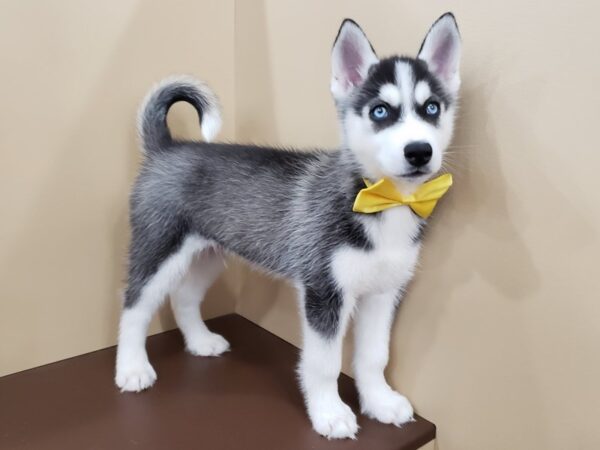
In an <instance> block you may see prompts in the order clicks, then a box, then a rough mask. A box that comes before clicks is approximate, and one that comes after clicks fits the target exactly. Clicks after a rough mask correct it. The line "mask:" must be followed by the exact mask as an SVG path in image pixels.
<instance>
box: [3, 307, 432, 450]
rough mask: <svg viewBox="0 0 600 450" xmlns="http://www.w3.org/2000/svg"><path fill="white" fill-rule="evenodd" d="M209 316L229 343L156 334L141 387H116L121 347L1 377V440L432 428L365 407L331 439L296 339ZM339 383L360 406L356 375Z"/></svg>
mask: <svg viewBox="0 0 600 450" xmlns="http://www.w3.org/2000/svg"><path fill="white" fill-rule="evenodd" d="M208 326H209V327H210V328H211V329H212V330H214V331H216V332H218V333H221V334H223V335H224V336H225V337H226V338H227V339H228V340H229V342H230V343H231V346H232V350H231V351H230V352H228V353H227V354H225V355H224V356H222V357H219V358H202V357H194V356H191V355H188V354H187V353H185V352H184V350H183V344H182V338H181V336H180V334H179V332H178V331H176V330H175V331H169V332H166V333H162V334H160V335H156V336H153V337H150V338H149V339H148V353H149V355H150V361H151V362H152V364H153V365H154V368H155V369H156V371H157V373H158V381H157V383H156V384H155V385H154V387H152V388H151V389H149V390H148V391H145V392H143V393H141V394H132V393H126V394H121V393H119V391H118V389H117V388H116V387H115V385H114V383H113V371H114V359H115V348H114V347H112V348H108V349H105V350H100V351H97V352H93V353H89V354H86V355H82V356H78V357H75V358H71V359H67V360H64V361H60V362H57V363H54V364H49V365H46V366H42V367H38V368H35V369H31V370H27V371H24V372H20V373H17V374H14V375H8V376H5V377H2V378H0V449H2V450H8V449H11V450H12V449H14V450H17V449H18V450H25V449H44V450H52V449H61V450H69V449H76V450H84V449H90V450H91V449H144V450H150V449H165V450H167V449H168V450H176V449H207V450H222V449H227V450H237V449H242V450H246V449H261V450H271V449H272V450H288V449H289V450H295V449H299V450H300V449H302V450H307V449H331V450H334V449H370V450H375V449H381V450H387V449H389V450H392V449H394V450H401V449H402V450H414V449H418V448H419V447H421V446H422V445H424V444H426V443H428V442H430V441H431V440H433V439H434V437H435V426H434V425H433V424H432V423H430V422H428V421H427V420H425V419H423V418H420V417H417V420H416V422H413V423H410V424H407V425H406V426H404V427H403V428H401V429H399V428H396V427H394V426H391V425H383V424H380V423H377V422H375V421H373V420H369V419H367V418H365V417H364V416H362V415H359V416H358V421H359V425H360V431H359V433H358V439H357V440H355V441H351V440H345V441H328V440H327V439H325V438H323V437H321V436H319V435H317V434H316V433H315V432H314V431H313V430H312V428H311V426H310V423H309V421H308V418H307V416H306V413H305V411H304V405H303V402H302V397H301V395H300V392H299V390H298V386H297V382H296V374H295V367H296V363H297V359H298V349H297V348H296V347H294V346H292V345H290V344H288V343H287V342H285V341H283V340H281V339H280V338H278V337H276V336H274V335H273V334H271V333H269V332H268V331H266V330H264V329H262V328H260V327H258V326H257V325H254V324H253V323H252V322H250V321H248V320H246V319H244V318H242V317H241V316H238V315H234V314H232V315H228V316H223V317H219V318H216V319H212V320H210V321H208ZM5 344H7V343H5ZM340 393H341V395H342V398H344V400H345V401H347V402H348V403H349V404H350V405H351V406H352V408H353V409H354V411H355V413H358V407H357V401H356V391H355V389H354V385H353V382H352V379H351V378H349V377H347V376H342V377H341V378H340Z"/></svg>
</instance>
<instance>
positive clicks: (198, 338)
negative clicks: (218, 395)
mask: <svg viewBox="0 0 600 450" xmlns="http://www.w3.org/2000/svg"><path fill="white" fill-rule="evenodd" d="M224 267H225V266H224V263H223V257H222V256H221V255H220V254H219V252H218V250H214V249H213V248H208V249H206V250H204V251H202V252H201V253H198V254H196V255H194V257H193V259H192V262H191V264H190V267H189V270H188V271H187V273H186V274H185V276H184V277H183V278H182V280H181V281H180V282H179V283H178V284H177V285H176V286H175V287H174V289H173V290H171V293H170V295H171V307H172V308H173V314H174V315H175V320H176V321H177V325H178V326H179V329H180V330H181V333H182V334H183V337H184V340H185V346H186V349H187V351H188V352H190V353H191V354H192V355H197V356H218V355H220V354H221V353H223V352H224V351H227V350H228V349H229V343H228V342H227V341H226V340H225V338H223V337H222V336H221V335H218V334H216V333H212V332H211V331H210V330H209V329H208V328H207V327H206V324H205V323H204V321H203V320H202V316H201V314H200V303H201V302H202V300H203V299H204V295H205V294H206V291H207V290H208V288H210V286H211V285H212V284H213V283H214V281H215V280H216V279H217V277H218V276H219V275H220V274H221V272H222V271H223V268H224Z"/></svg>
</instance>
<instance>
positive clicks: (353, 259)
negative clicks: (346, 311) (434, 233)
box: [332, 208, 420, 298]
mask: <svg viewBox="0 0 600 450" xmlns="http://www.w3.org/2000/svg"><path fill="white" fill-rule="evenodd" d="M419 226H420V220H419V219H418V218H417V217H416V216H414V214H412V212H410V210H408V208H395V209H393V210H390V211H389V212H386V213H385V215H384V217H382V219H381V221H379V222H377V224H376V225H374V226H369V227H368V228H367V230H368V233H369V235H370V237H371V240H372V242H373V243H374V246H373V249H371V250H362V249H357V248H353V247H344V248H341V249H339V250H337V251H336V252H335V253H334V255H333V259H332V271H333V275H334V277H335V279H336V282H337V283H338V285H339V286H340V287H341V288H342V290H343V291H344V293H345V294H346V295H350V296H352V297H355V298H358V297H362V296H365V295H372V294H381V293H386V292H391V291H396V290H398V289H401V288H402V287H404V286H405V285H406V284H407V283H408V281H410V279H411V278H412V276H413V273H414V269H415V266H416V264H417V260H418V257H419V251H420V243H419V242H415V239H414V237H415V236H416V235H417V234H418V229H419Z"/></svg>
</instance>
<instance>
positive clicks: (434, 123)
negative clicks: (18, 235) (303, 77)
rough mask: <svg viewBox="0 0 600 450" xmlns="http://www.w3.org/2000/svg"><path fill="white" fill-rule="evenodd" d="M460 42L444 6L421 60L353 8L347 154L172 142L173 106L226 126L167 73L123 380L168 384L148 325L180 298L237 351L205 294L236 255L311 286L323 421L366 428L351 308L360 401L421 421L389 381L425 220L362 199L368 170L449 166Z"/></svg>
mask: <svg viewBox="0 0 600 450" xmlns="http://www.w3.org/2000/svg"><path fill="white" fill-rule="evenodd" d="M460 47H461V45H460V37H459V33H458V29H457V26H456V22H455V20H454V17H453V16H452V14H445V15H443V16H442V17H441V18H439V19H438V20H437V21H436V22H435V23H434V25H433V26H432V28H431V29H430V30H429V33H428V34H427V36H426V38H425V41H424V42H423V45H422V47H421V49H420V51H419V55H418V57H417V58H408V57H391V58H386V59H381V60H380V59H379V58H378V57H377V56H376V54H375V52H374V51H373V49H372V47H371V45H370V43H369V41H368V40H367V38H366V36H365V34H364V33H363V32H362V30H361V29H360V28H359V26H358V25H357V24H356V23H354V22H353V21H351V20H345V21H344V22H343V23H342V26H341V28H340V31H339V33H338V36H337V38H336V40H335V44H334V47H333V51H332V80H331V90H332V93H333V96H334V99H335V102H336V105H337V108H338V113H339V117H340V119H341V125H342V129H343V136H344V143H343V145H342V147H341V148H340V149H339V150H336V151H321V150H315V151H310V152H305V151H291V150H282V149H272V148H265V147H256V146H249V145H230V144H214V143H200V142H187V141H177V140H173V139H172V138H171V135H170V133H169V130H168V128H167V125H166V116H167V112H168V110H169V107H170V106H171V105H172V104H173V103H175V102H177V101H180V100H183V101H187V102H189V103H191V104H192V105H193V106H194V107H195V108H196V109H197V110H198V113H199V115H200V117H201V124H202V132H203V135H204V137H205V139H206V140H207V141H210V140H211V139H212V138H213V137H214V136H215V135H216V133H217V132H218V130H219V127H220V123H221V120H220V113H219V106H218V103H217V99H216V97H215V95H214V94H213V93H212V91H211V90H210V89H209V88H208V87H207V86H205V85H203V84H201V83H200V82H198V81H196V80H194V79H191V78H185V77H180V78H173V79H169V80H166V81H165V82H163V83H161V84H159V85H158V86H157V87H156V88H155V89H154V90H153V91H152V92H151V93H150V94H149V96H148V97H147V99H146V101H145V102H144V104H143V106H142V108H141V111H140V115H139V131H140V136H141V141H142V144H143V149H144V150H145V153H146V157H145V160H144V162H143V165H142V168H141V171H140V174H139V177H138V178H137V181H136V183H135V186H134V188H133V193H132V195H131V229H132V241H131V248H130V253H129V277H128V287H127V290H126V295H125V306H124V309H123V313H122V316H121V323H120V334H119V345H118V352H117V367H116V377H115V381H116V384H117V385H118V386H119V387H120V388H121V389H122V390H123V391H141V390H143V389H146V388H148V387H150V386H151V385H152V384H153V383H154V382H155V381H156V373H155V371H154V369H153V368H152V366H151V365H150V362H149V361H148V356H147V354H146V350H145V339H146V331H147V328H148V324H149V322H150V320H151V318H152V316H153V314H154V313H155V312H156V310H157V308H158V307H159V305H160V304H161V303H162V302H163V301H164V299H165V297H166V296H167V295H168V296H170V298H171V305H172V307H173V311H174V315H175V319H176V321H177V324H178V325H179V327H180V329H181V331H182V333H183V336H184V338H185V344H186V347H187V350H188V351H189V352H190V353H192V354H194V355H201V356H216V355H219V354H221V353H223V352H225V351H227V350H228V349H229V344H228V342H227V341H226V340H225V339H224V338H223V337H221V336H219V335H217V334H215V333H212V332H211V331H209V330H208V329H207V327H206V326H205V324H204V322H203V321H202V318H201V316H200V311H199V305H200V302H201V301H202V298H203V296H204V293H205V292H206V290H207V289H208V288H209V287H210V285H211V284H212V283H213V281H214V280H215V279H216V278H217V276H218V275H219V273H220V272H221V271H222V269H223V267H224V266H223V255H224V253H230V254H234V255H237V256H239V257H241V258H243V259H244V260H246V261H248V262H250V263H251V264H253V265H255V266H258V267H260V268H262V269H263V270H265V271H267V272H269V273H271V274H274V275H276V276H282V277H285V278H287V279H289V280H290V281H291V282H292V283H293V284H294V285H295V286H296V287H297V290H298V293H299V297H300V309H301V313H302V319H303V320H302V323H303V326H302V329H303V338H304V345H303V351H302V357H301V360H300V364H299V369H298V370H299V377H300V384H301V388H302V391H303V393H304V397H305V400H306V406H307V409H308V415H309V416H310V419H311V421H312V424H313V427H314V429H315V430H316V431H317V432H319V433H320V434H322V435H324V436H327V437H328V438H353V437H354V436H355V434H356V432H357V430H358V426H357V423H356V417H355V415H354V414H353V412H352V411H351V409H350V408H349V407H348V406H347V405H346V404H344V403H343V402H342V400H341V399H340V397H339V395H338V389H337V379H338V375H339V372H340V367H341V351H342V339H343V336H344V334H345V332H346V328H347V326H348V323H349V322H350V319H351V317H353V318H354V326H355V338H356V345H355V358H354V375H355V378H356V383H357V387H358V391H359V394H360V404H361V410H362V412H363V413H365V414H366V415H368V416H370V417H372V418H375V419H377V420H379V421H381V422H384V423H393V424H395V425H400V424H402V423H404V422H407V421H409V420H411V418H412V416H413V409H412V407H411V405H410V403H409V401H408V400H407V399H406V398H405V397H404V396H402V395H400V394H399V393H398V392H396V391H394V390H393V389H392V388H391V387H390V386H389V385H388V383H387V382H386V380H385V378H384V368H385V367H386V365H387V362H388V347H389V339H390V328H391V324H392V320H393V317H394V312H395V309H396V305H397V303H398V301H399V299H400V297H401V295H402V292H403V289H404V288H405V286H406V284H407V283H408V282H409V280H410V279H411V277H412V275H413V271H414V268H415V264H416V263H417V258H418V255H419V249H420V246H421V239H420V238H421V233H422V229H423V227H424V221H423V220H422V219H421V218H419V217H418V216H416V215H415V214H414V213H413V212H412V211H411V210H410V209H409V208H408V207H405V206H402V207H396V208H392V209H388V210H386V211H384V212H381V213H378V214H359V213H354V212H352V204H353V202H354V198H355V197H356V194H357V192H358V191H359V190H360V189H362V188H363V187H364V183H363V179H364V178H368V179H370V180H373V181H376V180H378V179H380V178H381V177H384V176H385V177H390V178H391V179H392V180H393V181H394V182H395V183H396V185H397V188H398V189H399V190H401V191H402V192H404V193H410V192H412V191H414V190H415V189H416V188H417V187H418V186H419V185H420V184H422V183H423V182H424V181H426V180H427V179H429V178H431V177H432V176H433V175H434V174H435V173H436V172H438V171H439V170H440V168H441V164H442V157H443V153H444V151H445V149H446V147H447V146H448V144H449V142H450V138H451V136H452V130H453V123H454V115H455V111H456V102H457V95H458V88H459V84H460V79H459V73H458V66H459V59H460ZM430 103H435V104H436V105H437V106H438V110H437V114H436V115H433V114H429V113H430V112H432V111H433V110H435V107H431V106H428V105H429V104H430ZM382 105H383V107H384V109H385V110H386V111H387V113H388V116H386V118H385V120H376V119H374V118H373V114H374V113H373V111H374V109H375V108H377V107H378V106H382ZM382 111H383V110H382V109H381V108H380V109H378V113H377V114H379V115H380V116H381V115H382V114H383V113H382ZM427 111H429V113H428V112H427ZM380 113H381V114H380ZM411 145H412V147H411ZM415 145H416V147H415ZM415 148H416V149H417V150H416V152H417V153H416V156H415V155H414V154H413V153H414V152H413V150H414V149H415ZM410 149H412V150H410ZM409 150H410V151H409ZM410 152H412V153H410ZM409 153H410V154H409ZM415 158H417V159H415Z"/></svg>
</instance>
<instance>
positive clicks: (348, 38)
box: [331, 19, 379, 101]
mask: <svg viewBox="0 0 600 450" xmlns="http://www.w3.org/2000/svg"><path fill="white" fill-rule="evenodd" d="M378 61H379V59H378V58H377V55H376V54H375V51H374V50H373V47H371V44H370V43H369V40H368V39H367V36H366V35H365V33H364V32H363V30H361V28H360V27H359V26H358V24H357V23H356V22H354V21H353V20H351V19H346V20H344V22H342V25H341V27H340V31H339V32H338V35H337V37H336V39H335V42H334V44H333V50H332V52H331V93H332V94H333V97H334V98H335V100H336V101H340V100H344V99H345V98H347V97H348V95H350V93H351V92H352V91H353V90H354V88H356V86H359V85H360V84H362V82H363V81H365V78H366V77H367V73H368V71H369V67H371V65H373V64H375V63H377V62H378Z"/></svg>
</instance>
